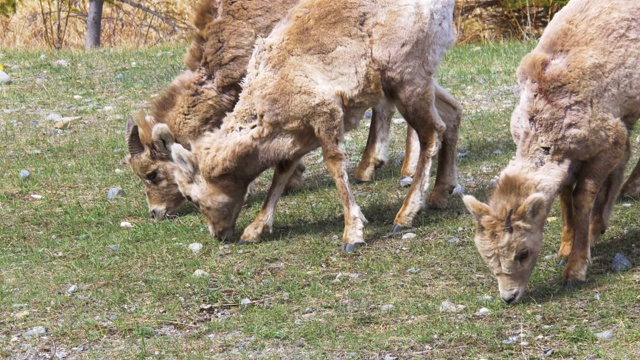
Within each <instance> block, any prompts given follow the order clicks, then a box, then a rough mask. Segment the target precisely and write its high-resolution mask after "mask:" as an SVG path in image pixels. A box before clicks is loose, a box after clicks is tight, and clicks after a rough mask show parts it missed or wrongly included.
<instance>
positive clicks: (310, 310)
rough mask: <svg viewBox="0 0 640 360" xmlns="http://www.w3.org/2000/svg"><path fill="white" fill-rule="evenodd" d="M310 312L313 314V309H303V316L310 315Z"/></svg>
mask: <svg viewBox="0 0 640 360" xmlns="http://www.w3.org/2000/svg"><path fill="white" fill-rule="evenodd" d="M312 312H313V309H312V308H306V309H304V313H305V314H311V313H312Z"/></svg>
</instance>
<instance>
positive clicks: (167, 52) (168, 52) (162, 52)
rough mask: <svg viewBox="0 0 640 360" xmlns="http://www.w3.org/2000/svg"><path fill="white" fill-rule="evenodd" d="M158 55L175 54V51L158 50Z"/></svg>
mask: <svg viewBox="0 0 640 360" xmlns="http://www.w3.org/2000/svg"><path fill="white" fill-rule="evenodd" d="M156 56H157V57H160V56H173V52H171V51H158V53H157V54H156Z"/></svg>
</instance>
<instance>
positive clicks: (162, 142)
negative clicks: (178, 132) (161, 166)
mask: <svg viewBox="0 0 640 360" xmlns="http://www.w3.org/2000/svg"><path fill="white" fill-rule="evenodd" d="M151 139H152V140H153V144H154V145H155V146H156V149H158V151H160V152H161V153H162V154H164V155H171V145H173V144H174V143H175V142H176V140H175V138H174V137H173V133H172V132H171V130H170V129H169V127H168V126H167V124H157V125H155V126H154V127H153V131H152V133H151Z"/></svg>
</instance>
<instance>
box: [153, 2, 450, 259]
mask: <svg viewBox="0 0 640 360" xmlns="http://www.w3.org/2000/svg"><path fill="white" fill-rule="evenodd" d="M453 6H454V1H453V0H401V1H391V0H382V1H376V2H371V1H366V0H346V1H340V2H336V1H330V0H303V1H301V2H300V3H298V4H297V5H296V6H295V7H294V8H293V9H292V10H291V11H290V12H289V14H288V15H287V17H286V18H285V19H284V20H283V22H281V23H280V24H279V25H277V26H276V27H275V28H274V30H273V31H272V33H271V35H269V37H268V38H267V39H265V40H264V41H262V42H259V43H258V44H257V45H256V50H255V51H254V54H253V57H252V59H251V61H250V63H249V71H248V75H247V78H246V80H245V82H244V84H243V91H242V93H241V95H240V100H239V102H238V104H237V105H236V107H235V108H234V111H233V113H231V114H229V115H228V116H227V117H226V118H225V119H224V120H223V122H222V126H221V128H220V130H217V131H214V132H212V133H209V134H207V135H205V136H204V137H202V138H200V139H199V140H198V142H197V143H196V144H195V145H194V146H192V150H193V152H189V151H188V150H186V149H185V148H184V147H182V146H181V145H180V144H177V143H173V137H172V134H171V132H170V130H169V128H168V127H167V126H163V125H156V126H155V127H154V128H153V140H154V141H155V142H156V144H159V145H161V146H163V147H164V151H165V152H164V153H165V155H166V156H169V155H171V156H172V157H173V160H174V161H175V163H176V164H177V165H178V167H179V170H177V171H176V172H175V175H176V179H177V180H178V184H179V186H180V190H181V191H182V192H183V193H184V194H185V195H188V196H189V197H190V198H191V199H192V200H193V201H194V203H196V204H197V205H198V207H199V208H200V211H201V212H202V213H203V214H204V215H205V217H206V218H207V220H208V223H209V230H210V232H211V234H212V235H214V236H216V237H219V238H226V237H228V236H230V235H231V234H232V233H233V229H234V226H235V222H236V219H237V216H238V214H239V212H240V208H241V206H242V202H243V201H242V199H243V198H244V196H245V193H246V191H247V186H248V185H249V183H251V181H253V180H254V179H255V178H256V177H257V176H258V175H259V174H260V173H261V172H262V171H264V170H265V169H267V168H269V167H271V166H274V165H275V174H274V180H273V184H272V186H271V188H270V190H269V193H268V195H267V200H266V202H265V205H264V207H263V209H262V211H261V212H260V214H258V216H257V218H256V219H255V220H254V222H253V223H252V224H251V225H249V227H247V229H245V231H244V234H243V235H242V241H243V242H255V241H258V240H259V238H260V235H261V234H263V233H264V232H265V231H268V230H270V229H271V223H272V221H273V213H272V212H270V211H268V210H269V209H272V208H273V207H274V206H275V202H276V201H277V199H278V198H279V196H280V194H281V193H282V190H283V188H284V181H285V180H286V179H287V178H288V176H289V175H290V174H291V173H292V172H293V171H294V169H295V164H297V162H298V160H299V159H300V158H301V157H302V156H303V155H304V154H306V153H307V152H309V151H311V150H312V149H314V148H317V147H318V146H320V147H321V148H322V152H323V155H324V162H325V165H326V167H327V168H328V170H329V172H330V173H331V175H332V177H333V179H334V181H335V183H336V185H337V188H338V193H339V197H340V200H341V202H342V204H343V206H344V213H345V216H344V219H345V230H344V234H343V241H344V247H343V248H344V249H345V250H346V251H350V250H353V249H355V248H356V247H357V246H359V245H362V244H364V234H363V228H364V223H365V222H366V219H365V217H364V215H363V214H362V212H361V211H360V207H359V206H358V205H357V204H356V202H355V200H354V197H353V194H352V193H351V190H350V188H349V183H348V178H347V173H346V159H345V155H344V151H343V137H344V133H345V132H346V131H349V130H351V129H353V128H355V127H356V126H357V125H358V123H359V121H360V119H361V118H362V115H363V113H364V111H365V110H366V109H368V108H370V107H372V106H377V105H383V106H389V105H388V104H393V105H394V106H396V107H397V108H398V110H399V111H400V112H401V113H402V115H403V116H404V118H405V119H406V120H407V122H408V124H409V125H410V126H411V127H413V129H415V130H416V131H417V135H418V139H419V143H420V156H419V161H418V164H417V170H416V173H415V176H414V180H413V183H412V185H411V187H410V188H409V191H408V194H407V198H406V199H405V202H404V204H403V206H402V208H401V209H400V211H399V212H398V214H397V216H396V218H395V221H394V229H395V230H397V229H399V228H401V227H404V226H410V225H411V223H412V221H413V218H414V216H415V215H416V214H417V213H418V211H419V210H420V209H422V207H423V206H424V203H425V197H426V192H427V188H428V184H429V172H430V168H431V162H432V157H433V156H435V155H436V154H437V153H438V149H439V147H440V143H441V141H442V140H443V134H445V130H446V128H447V125H446V124H445V122H444V121H443V120H442V118H441V117H440V116H439V114H438V112H437V111H436V107H435V104H436V101H435V94H436V92H438V91H440V90H438V87H437V85H436V84H435V82H434V81H433V74H434V73H435V71H436V68H437V66H438V64H439V63H440V61H441V59H442V56H443V55H444V53H445V51H446V50H447V49H448V48H449V47H450V46H451V45H452V44H453V40H454V33H453V27H452V15H453ZM454 104H455V102H454ZM454 107H455V106H454ZM455 130H456V132H457V127H456V129H455ZM456 139H457V134H456ZM450 145H452V146H453V149H455V146H454V145H455V144H450ZM452 173H453V174H455V171H453V172H452ZM453 180H454V181H455V179H453ZM449 181H451V180H449ZM454 186H455V182H452V183H450V184H448V186H446V187H445V186H442V187H436V189H435V190H436V191H439V192H440V193H437V194H432V197H431V198H432V199H437V200H438V201H436V202H440V200H441V199H446V198H447V197H448V196H449V193H450V192H451V190H452V189H453V187H454Z"/></svg>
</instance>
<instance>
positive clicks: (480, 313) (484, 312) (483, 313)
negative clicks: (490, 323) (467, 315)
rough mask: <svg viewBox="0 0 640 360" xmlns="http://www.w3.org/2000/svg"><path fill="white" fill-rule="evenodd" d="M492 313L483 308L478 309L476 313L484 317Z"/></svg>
mask: <svg viewBox="0 0 640 360" xmlns="http://www.w3.org/2000/svg"><path fill="white" fill-rule="evenodd" d="M490 312H491V310H489V309H487V308H485V307H483V308H480V309H478V311H476V312H475V315H478V316H484V315H487V314H489V313H490Z"/></svg>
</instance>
